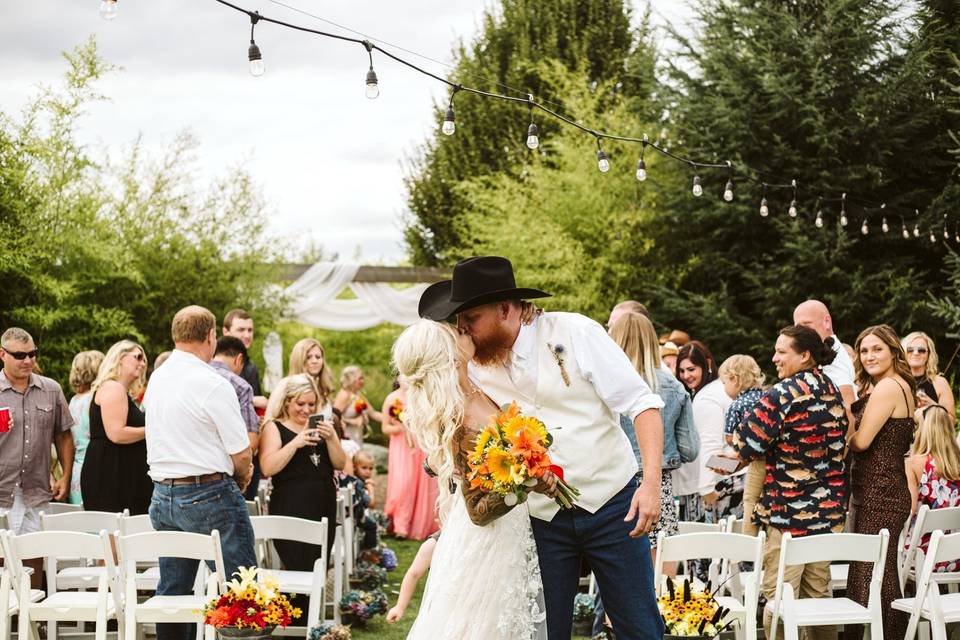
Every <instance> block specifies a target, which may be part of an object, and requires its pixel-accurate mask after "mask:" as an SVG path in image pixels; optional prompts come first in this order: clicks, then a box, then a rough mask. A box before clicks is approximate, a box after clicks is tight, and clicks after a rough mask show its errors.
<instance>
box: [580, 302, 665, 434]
mask: <svg viewBox="0 0 960 640" xmlns="http://www.w3.org/2000/svg"><path fill="white" fill-rule="evenodd" d="M572 335H573V338H574V340H575V345H574V355H575V357H576V359H577V366H579V367H580V372H581V373H582V374H583V375H584V377H586V378H587V379H588V380H590V382H591V383H592V384H593V387H594V389H596V390H597V395H599V396H600V397H601V398H602V399H603V402H604V403H605V404H606V405H607V407H608V408H609V409H610V410H611V411H612V412H613V413H619V414H623V415H625V416H627V417H629V418H630V420H631V421H633V420H635V419H636V417H637V416H638V415H640V414H641V413H643V412H644V411H646V410H648V409H662V408H663V400H662V399H661V398H660V396H659V395H657V394H656V393H654V392H653V391H651V390H650V386H649V385H647V383H646V382H645V381H644V380H643V378H641V377H640V374H639V373H637V370H636V369H634V368H633V364H631V363H630V360H629V359H628V358H627V355H626V354H625V353H624V352H623V349H621V348H620V347H619V346H617V343H616V342H614V341H613V340H612V339H611V338H610V336H608V335H607V332H606V331H604V330H603V327H601V326H600V325H599V324H597V323H596V322H594V321H593V320H588V321H587V322H584V323H583V324H582V325H580V326H578V327H577V331H574V332H573V334H572Z"/></svg>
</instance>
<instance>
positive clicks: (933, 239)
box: [930, 231, 937, 242]
mask: <svg viewBox="0 0 960 640" xmlns="http://www.w3.org/2000/svg"><path fill="white" fill-rule="evenodd" d="M936 241H937V236H935V235H934V234H933V231H931V232H930V242H936Z"/></svg>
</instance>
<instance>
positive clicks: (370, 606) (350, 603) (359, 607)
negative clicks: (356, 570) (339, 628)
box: [340, 589, 388, 627]
mask: <svg viewBox="0 0 960 640" xmlns="http://www.w3.org/2000/svg"><path fill="white" fill-rule="evenodd" d="M387 609H388V606H387V595H386V594H385V593H384V592H383V591H381V590H380V589H374V590H373V591H361V590H359V589H351V590H350V591H348V592H347V593H346V594H345V595H344V596H343V598H341V599H340V614H341V615H342V616H343V621H344V622H345V623H346V624H349V625H353V626H359V627H363V626H366V624H367V621H369V620H370V618H372V617H373V616H376V615H380V614H384V613H386V612H387Z"/></svg>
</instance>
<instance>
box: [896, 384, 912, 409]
mask: <svg viewBox="0 0 960 640" xmlns="http://www.w3.org/2000/svg"><path fill="white" fill-rule="evenodd" d="M897 386H898V387H900V393H902V394H903V402H904V405H905V407H906V409H907V413H910V399H909V398H907V391H906V389H904V388H903V385H902V384H900V382H899V381H898V382H897Z"/></svg>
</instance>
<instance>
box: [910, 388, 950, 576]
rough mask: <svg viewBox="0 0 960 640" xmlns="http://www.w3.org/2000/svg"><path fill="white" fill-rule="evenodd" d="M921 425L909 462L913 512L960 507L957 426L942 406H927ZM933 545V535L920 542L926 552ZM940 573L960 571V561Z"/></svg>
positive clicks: (942, 564)
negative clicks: (931, 543) (931, 538)
mask: <svg viewBox="0 0 960 640" xmlns="http://www.w3.org/2000/svg"><path fill="white" fill-rule="evenodd" d="M919 422H920V429H919V430H918V431H917V437H916V439H915V440H914V442H913V449H912V451H911V455H910V456H908V457H907V459H906V461H905V466H906V472H907V484H908V486H909V487H910V496H911V497H912V498H913V513H914V514H916V513H917V509H918V508H919V506H920V505H921V504H925V505H927V506H928V507H930V508H931V509H943V508H945V507H956V506H960V446H958V445H957V441H956V435H955V426H956V423H955V421H954V419H953V417H952V416H951V415H950V413H949V412H948V411H947V410H946V409H945V408H944V407H943V406H941V405H939V404H932V405H929V406H927V407H925V408H924V409H923V410H922V413H921V416H920V420H919ZM946 533H949V532H946ZM929 542H930V534H926V535H924V536H923V538H922V539H921V540H920V550H921V551H923V552H924V553H926V551H927V544H928V543H929ZM936 571H960V560H951V561H948V562H940V563H938V564H937V566H936Z"/></svg>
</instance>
